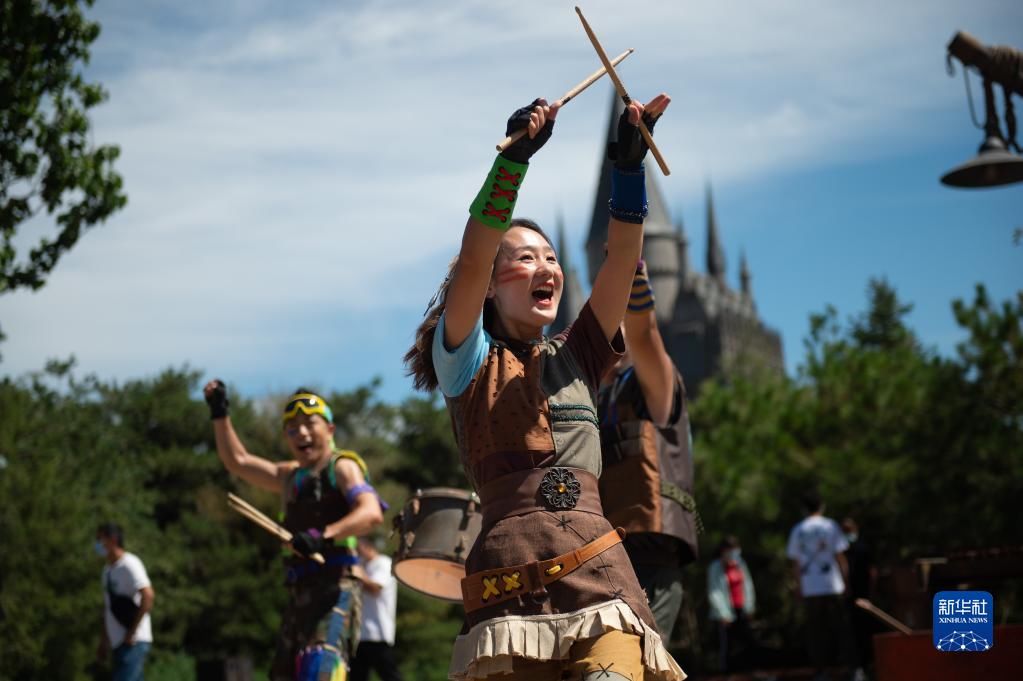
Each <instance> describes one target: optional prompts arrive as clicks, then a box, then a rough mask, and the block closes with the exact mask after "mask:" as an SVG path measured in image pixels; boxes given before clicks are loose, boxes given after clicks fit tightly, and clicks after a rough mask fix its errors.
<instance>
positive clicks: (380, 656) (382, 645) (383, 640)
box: [351, 537, 401, 681]
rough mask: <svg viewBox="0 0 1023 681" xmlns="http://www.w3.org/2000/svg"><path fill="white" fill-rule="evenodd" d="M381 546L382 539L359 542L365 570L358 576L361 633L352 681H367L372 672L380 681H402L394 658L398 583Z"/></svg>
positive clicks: (353, 666)
mask: <svg viewBox="0 0 1023 681" xmlns="http://www.w3.org/2000/svg"><path fill="white" fill-rule="evenodd" d="M379 543H382V540H381V539H379V538H374V537H360V538H359V546H358V551H359V558H360V559H361V561H362V565H361V566H360V567H361V568H362V569H360V570H356V571H355V575H356V577H359V578H360V579H361V580H362V589H363V590H362V629H361V635H360V637H359V647H358V649H357V650H356V653H355V659H354V660H353V661H352V678H351V681H367V679H369V673H370V670H375V671H376V673H377V675H378V676H379V677H380V679H381V681H401V672H400V671H398V663H397V662H396V661H395V658H394V629H395V615H396V612H397V608H398V581H397V580H396V579H395V578H394V575H392V574H391V559H390V557H389V556H385V555H384V554H382V553H380V546H379Z"/></svg>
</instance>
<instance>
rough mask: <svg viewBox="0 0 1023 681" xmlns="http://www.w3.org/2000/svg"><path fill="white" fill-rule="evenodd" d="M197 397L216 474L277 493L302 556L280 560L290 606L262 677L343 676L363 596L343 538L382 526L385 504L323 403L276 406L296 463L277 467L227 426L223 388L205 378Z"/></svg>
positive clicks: (300, 397) (304, 398) (294, 680)
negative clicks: (203, 406)
mask: <svg viewBox="0 0 1023 681" xmlns="http://www.w3.org/2000/svg"><path fill="white" fill-rule="evenodd" d="M203 393H204V395H205V397H206V402H207V404H208V405H209V407H210V418H211V419H212V420H213V432H214V435H215V436H216V441H217V455H218V456H219V457H220V460H221V461H222V462H223V463H224V467H225V468H227V470H228V472H230V473H232V474H233V475H237V476H238V477H240V478H241V479H242V480H245V481H246V482H248V483H249V484H251V485H255V486H256V487H260V488H262V489H266V490H270V491H272V492H276V493H278V494H280V495H281V500H282V506H283V509H284V521H283V525H284V527H285V528H286V529H288V530H289V531H290V532H291V533H292V534H293V535H294V539H293V540H292V543H291V545H292V547H293V548H294V549H295V551H296V552H298V553H299V554H301V555H300V556H291V557H289V558H287V559H286V582H287V587H288V604H287V607H286V609H285V611H284V613H283V616H282V621H281V629H280V632H279V634H278V637H277V649H276V653H275V654H274V661H273V665H272V667H271V670H270V679H271V681H301V680H302V679H305V678H307V677H308V678H316V679H329V680H330V681H335V680H337V679H344V678H345V674H346V670H347V665H348V660H349V659H351V655H352V652H353V651H354V649H355V646H356V645H357V644H358V641H357V640H356V639H357V638H358V631H359V610H360V598H361V591H360V584H359V579H358V575H357V567H356V566H357V562H358V558H357V556H356V555H355V553H354V549H353V547H350V546H349V542H348V538H349V537H355V536H359V535H363V534H366V533H368V532H370V531H371V530H372V529H373V528H374V527H376V526H377V525H379V524H380V522H381V521H382V520H383V512H382V511H383V503H382V502H381V501H380V499H379V497H378V496H377V494H376V491H375V490H374V489H373V487H371V486H370V484H369V483H368V482H367V479H366V474H367V471H366V464H365V463H364V462H363V461H362V459H361V458H360V457H359V455H358V454H356V453H355V452H350V451H345V450H338V449H336V448H335V446H334V417H333V414H332V413H331V410H330V406H329V405H328V404H327V403H326V401H325V400H324V399H323V398H322V397H320V396H318V395H316V394H314V393H312V392H310V391H308V390H305V389H303V388H300V389H299V390H297V391H296V392H295V394H293V395H292V396H291V397H290V398H289V399H288V402H287V404H286V405H285V407H284V413H283V416H282V423H283V426H284V435H285V439H286V440H287V443H288V447H289V449H291V453H292V456H294V457H295V460H294V461H284V462H274V461H269V460H267V459H264V458H262V457H259V456H256V455H255V454H252V453H250V452H249V451H248V450H247V449H246V448H245V445H244V444H243V443H242V441H241V440H240V439H239V437H238V435H237V433H235V430H234V428H233V427H232V425H231V418H230V417H229V416H228V399H227V387H226V386H225V385H224V383H223V382H222V381H220V380H219V379H217V380H213V381H210V382H209V383H207V384H206V386H205V388H203ZM314 553H320V554H321V555H322V556H323V557H324V558H325V564H324V565H319V564H317V563H315V562H313V561H312V560H310V559H309V558H308V557H309V556H311V555H312V554H314Z"/></svg>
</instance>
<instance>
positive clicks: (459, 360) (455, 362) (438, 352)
mask: <svg viewBox="0 0 1023 681" xmlns="http://www.w3.org/2000/svg"><path fill="white" fill-rule="evenodd" d="M489 346H490V338H489V336H488V335H487V332H486V331H484V330H483V315H480V318H479V319H478V320H477V321H476V326H474V327H473V328H472V331H470V332H469V335H468V336H467V337H466V339H465V340H464V341H462V344H461V345H459V346H458V347H457V348H455V349H454V350H450V351H449V350H448V349H447V348H445V347H444V315H443V314H441V316H440V321H438V322H437V330H436V332H435V333H434V336H433V368H434V371H435V372H436V373H437V383H438V384H439V385H440V389H441V392H443V393H444V394H445V395H446V396H448V397H458V396H459V395H461V394H462V393H463V392H465V389H466V388H468V387H469V383H471V382H472V379H473V376H475V375H476V372H477V371H479V370H480V367H481V366H483V362H484V361H485V360H486V358H487V349H488V348H489Z"/></svg>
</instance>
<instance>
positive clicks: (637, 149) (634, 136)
mask: <svg viewBox="0 0 1023 681" xmlns="http://www.w3.org/2000/svg"><path fill="white" fill-rule="evenodd" d="M658 118H660V116H657V117H654V116H650V115H649V114H645V113H644V114H643V122H644V123H646V127H647V130H649V131H650V134H651V135H653V134H654V125H655V124H656V123H657V119H658ZM649 149H650V147H648V146H647V143H646V140H645V139H643V134H642V133H641V132H640V131H639V126H638V125H633V124H632V123H630V122H629V109H628V107H626V108H625V110H624V111H622V115H621V116H620V117H619V118H618V141H617V142H610V143H609V144H608V145H607V158H608V159H609V160H611V161H614V164H615V167H616V168H618V169H619V170H636V169H637V168H639V167H640V166H641V165H643V159H644V157H646V152H647V150H649Z"/></svg>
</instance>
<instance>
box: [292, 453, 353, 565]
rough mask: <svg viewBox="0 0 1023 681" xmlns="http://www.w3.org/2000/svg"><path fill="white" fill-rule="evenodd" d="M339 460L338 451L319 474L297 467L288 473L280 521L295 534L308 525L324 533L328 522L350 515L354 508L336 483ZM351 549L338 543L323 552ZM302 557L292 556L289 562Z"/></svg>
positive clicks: (326, 553)
mask: <svg viewBox="0 0 1023 681" xmlns="http://www.w3.org/2000/svg"><path fill="white" fill-rule="evenodd" d="M337 460H338V456H337V455H336V454H335V455H333V456H331V457H330V463H328V464H327V465H326V466H324V467H323V470H321V471H320V472H319V473H311V472H309V471H308V470H307V469H304V468H296V469H295V470H294V471H292V472H291V474H290V475H289V476H288V479H287V480H286V481H285V488H284V521H283V522H282V523H281V524H282V525H283V526H284V528H285V529H287V530H288V531H289V532H291V533H292V534H297V533H299V532H303V531H305V530H308V529H309V528H316V529H317V530H320V531H321V532H322V531H323V528H325V527H326V526H327V525H330V524H331V523H334V522H337V521H338V520H340V519H341V518H343V517H344V516H346V515H348V512H349V511H350V510H351V507H350V506H349V504H348V500H347V499H345V495H344V494H343V493H342V492H341V490H339V489H338V486H337V478H336V476H337V473H336V466H337ZM348 552H349V551H348V548H347V547H346V546H343V545H335V546H329V547H327V548H326V549H325V550H324V554H323V555H324V557H325V558H326V557H329V556H332V555H334V554H336V553H348ZM303 560H304V559H301V558H296V557H292V558H290V559H288V560H287V561H286V562H289V563H293V562H296V561H303Z"/></svg>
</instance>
